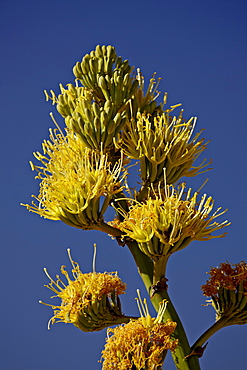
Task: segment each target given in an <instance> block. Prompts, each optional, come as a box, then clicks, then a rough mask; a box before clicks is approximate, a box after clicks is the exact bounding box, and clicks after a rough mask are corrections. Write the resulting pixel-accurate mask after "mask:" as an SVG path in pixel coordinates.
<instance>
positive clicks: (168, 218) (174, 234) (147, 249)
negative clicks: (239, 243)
mask: <svg viewBox="0 0 247 370" xmlns="http://www.w3.org/2000/svg"><path fill="white" fill-rule="evenodd" d="M184 189H185V185H184V184H182V186H181V188H180V189H179V190H175V188H174V187H173V186H166V192H165V194H163V195H162V194H161V193H159V195H155V194H154V196H153V198H151V197H148V199H147V200H146V201H143V202H142V203H140V202H135V203H134V204H133V205H132V206H131V207H130V211H129V212H128V213H127V212H124V211H123V210H118V211H119V212H120V213H121V214H122V216H123V217H124V220H123V222H120V221H116V222H115V224H114V222H113V223H112V224H114V226H116V227H118V228H119V229H120V230H121V231H123V232H124V233H125V234H126V236H128V237H130V238H131V239H133V240H136V241H137V242H138V245H139V247H140V249H141V250H142V252H144V253H145V254H147V255H148V256H150V257H151V258H152V257H155V256H156V257H160V256H165V255H166V256H169V255H170V254H172V253H174V252H175V251H178V250H181V249H183V248H184V247H186V246H187V245H188V244H189V243H190V242H191V241H192V240H209V239H212V238H220V237H223V236H225V234H221V235H214V236H213V235H212V232H214V231H217V230H219V229H221V228H223V227H225V226H227V225H229V224H230V223H229V222H228V221H224V222H222V223H217V222H215V221H214V219H215V218H216V217H218V216H220V215H222V214H223V213H225V212H226V211H223V212H221V213H219V211H220V209H221V208H218V209H217V210H216V211H215V212H214V213H213V214H212V215H210V212H211V211H212V209H213V205H214V201H213V199H212V197H207V196H206V194H204V195H203V196H202V197H201V200H199V202H198V201H197V197H198V193H197V192H195V193H194V195H193V196H191V189H188V192H187V194H185V192H184Z"/></svg>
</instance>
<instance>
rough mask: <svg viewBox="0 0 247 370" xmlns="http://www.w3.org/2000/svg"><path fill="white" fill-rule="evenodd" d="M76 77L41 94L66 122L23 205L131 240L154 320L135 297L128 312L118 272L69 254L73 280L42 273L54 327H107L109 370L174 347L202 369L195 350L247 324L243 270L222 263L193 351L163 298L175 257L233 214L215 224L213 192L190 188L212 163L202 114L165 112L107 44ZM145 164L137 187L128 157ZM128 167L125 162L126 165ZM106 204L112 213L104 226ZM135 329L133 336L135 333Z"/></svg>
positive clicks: (183, 362)
mask: <svg viewBox="0 0 247 370" xmlns="http://www.w3.org/2000/svg"><path fill="white" fill-rule="evenodd" d="M73 72H74V74H75V77H76V81H75V85H73V84H68V85H67V86H66V87H64V86H62V85H61V84H60V94H59V95H58V96H56V94H55V93H54V92H53V91H52V90H50V93H48V92H46V91H45V95H46V99H47V100H51V101H52V104H53V105H56V108H57V111H58V112H59V114H60V115H61V116H62V118H63V119H64V122H65V129H64V131H63V130H61V128H60V127H59V125H58V124H57V122H56V121H55V119H54V117H53V115H52V114H51V117H52V120H53V122H54V123H55V125H56V129H55V130H50V140H45V141H44V142H43V144H42V149H43V153H40V152H35V153H34V157H35V159H36V160H38V161H39V162H40V164H39V165H36V164H34V163H32V162H30V164H31V168H32V170H36V171H37V176H36V178H38V179H39V180H40V191H39V194H38V195H37V196H34V195H33V197H34V198H35V201H33V202H32V203H31V205H29V204H24V206H25V207H26V208H27V209H28V210H29V211H31V212H34V213H37V214H39V215H40V216H41V217H44V218H48V219H50V220H60V221H62V222H64V223H66V224H67V225H69V226H73V227H76V228H79V229H82V230H99V231H102V232H105V233H107V234H109V235H111V236H112V237H115V238H116V240H117V241H118V243H119V244H120V245H125V244H126V245H127V246H128V248H129V250H130V252H131V253H132V255H133V257H134V260H135V262H136V265H137V268H138V271H139V274H140V276H141V278H142V280H143V282H144V284H145V287H146V289H147V292H148V294H149V297H150V299H151V302H152V304H153V306H154V308H155V309H156V311H157V313H158V314H157V318H156V319H154V318H151V316H150V315H149V313H148V309H147V306H145V304H143V303H142V301H141V300H140V305H141V307H142V312H141V316H142V317H141V318H136V317H131V316H125V315H123V313H122V310H121V305H120V299H119V295H120V294H123V293H124V290H125V284H124V283H122V282H121V280H120V279H119V278H118V276H117V274H116V273H115V274H114V273H96V272H95V268H94V269H93V272H92V273H88V274H84V273H82V272H81V270H80V268H79V265H78V264H77V263H76V262H74V261H73V260H72V258H71V256H70V254H69V258H70V261H71V264H72V276H73V278H71V277H70V276H69V274H68V272H67V271H66V270H65V268H64V266H62V268H61V272H62V274H63V275H64V276H65V278H66V280H67V282H66V283H64V282H63V281H62V280H61V279H60V277H59V276H57V279H56V280H53V279H52V277H51V276H50V275H49V274H48V272H47V271H46V270H45V272H46V275H47V276H48V278H49V280H50V283H49V284H48V285H47V287H48V288H49V289H50V290H52V291H53V292H54V293H55V294H56V295H55V296H56V297H57V298H59V299H60V300H61V303H60V305H57V306H55V305H52V304H46V305H48V306H51V307H52V308H53V310H54V315H53V317H52V318H51V320H50V322H49V323H55V322H58V321H62V322H65V323H72V324H73V325H75V326H76V327H77V328H79V329H81V330H82V331H85V332H88V331H96V330H102V329H103V328H108V327H109V326H111V325H116V324H122V326H119V327H116V328H115V329H109V330H108V334H109V336H108V339H107V344H106V347H105V350H104V351H103V358H104V363H103V369H105V370H108V369H118V370H127V369H129V370H133V369H136V370H158V369H159V370H160V369H161V366H162V364H163V362H164V359H165V356H166V353H167V350H168V349H170V350H171V351H172V356H173V360H174V363H175V365H176V367H177V369H178V370H199V369H200V365H199V362H198V357H200V356H201V355H202V353H203V349H204V348H205V347H202V346H203V344H204V343H205V341H206V340H207V339H208V338H209V337H210V336H211V335H212V334H214V333H215V332H216V331H217V330H219V329H221V328H222V327H225V326H229V325H234V324H240V325H241V324H244V323H246V322H247V296H246V295H247V293H246V290H247V285H246V284H247V283H246V278H247V268H246V264H245V263H244V262H241V263H240V264H238V265H230V264H229V263H226V264H221V266H220V268H219V269H217V268H216V269H213V270H211V272H210V274H211V279H210V281H209V282H207V284H206V285H205V286H203V290H204V294H205V295H207V296H208V297H211V300H210V303H211V304H212V306H213V307H214V308H215V310H216V319H217V321H216V323H215V324H213V325H212V326H211V327H210V328H209V329H208V330H207V331H206V332H205V333H204V334H203V335H202V336H201V337H200V338H199V339H198V340H197V341H196V343H195V344H194V345H193V346H192V348H190V345H189V342H188V339H187V336H186V333H185V330H184V328H183V325H182V323H181V321H180V318H179V316H178V313H177V312H176V310H175V308H174V306H173V304H172V302H171V299H170V297H169V295H168V291H167V290H168V285H167V281H168V279H167V277H166V266H167V263H168V261H169V257H170V256H171V255H172V254H173V253H175V252H178V251H180V250H182V249H184V248H185V247H187V246H188V245H189V244H190V243H191V242H192V241H194V240H200V241H204V240H210V239H212V238H221V237H224V236H225V233H223V234H222V233H221V234H218V235H217V234H216V235H215V234H214V233H215V232H218V231H219V230H221V229H222V228H224V227H225V226H228V225H229V224H230V222H228V221H227V220H226V221H223V222H217V221H216V218H217V217H219V216H221V215H222V214H224V213H225V212H226V211H222V210H221V208H218V209H216V211H213V207H214V200H213V198H212V197H211V196H207V195H206V194H203V195H202V196H200V197H199V191H197V192H194V193H192V189H191V188H189V189H187V190H186V186H185V183H183V182H180V185H178V186H175V183H178V181H180V179H181V178H182V177H193V176H196V175H198V174H201V173H203V172H205V171H207V170H209V168H208V165H209V164H210V163H211V161H209V162H207V163H206V161H205V160H203V161H202V163H201V164H200V165H196V164H195V161H196V160H197V158H198V157H199V155H200V154H201V153H202V152H203V151H204V150H205V149H206V146H207V143H208V142H205V139H203V138H201V137H200V135H201V132H199V133H195V134H194V128H195V124H196V118H195V117H192V118H190V119H189V120H185V119H184V118H183V110H181V111H180V113H179V114H178V116H173V117H172V116H171V115H170V113H171V112H172V111H173V110H174V109H175V108H177V107H178V106H180V105H181V104H177V105H173V106H171V107H170V108H168V109H164V108H163V107H164V105H165V104H166V99H167V94H165V95H164V98H163V102H162V103H161V104H157V102H156V98H157V97H158V96H159V95H160V92H159V91H158V90H157V89H158V86H159V82H160V79H158V80H156V79H155V74H154V75H153V76H152V78H151V79H150V81H149V84H148V86H147V88H146V89H145V88H144V77H143V76H142V74H141V71H140V69H139V68H138V69H137V70H136V71H134V68H133V67H131V66H130V65H129V62H128V60H123V59H122V58H121V57H119V56H117V54H116V51H115V48H114V47H112V46H111V45H108V46H105V45H103V46H99V45H98V46H97V47H96V49H95V50H93V51H92V52H91V53H90V54H87V55H85V56H84V57H83V59H82V61H81V62H77V63H76V65H75V66H74V68H73ZM132 160H135V161H136V163H137V164H139V172H140V178H141V182H140V189H131V188H130V187H129V186H128V183H127V176H128V175H129V174H128V169H129V168H128V165H129V164H130V162H131V161H132ZM131 165H132V164H130V166H131ZM109 206H113V207H114V209H115V211H116V218H115V219H114V220H113V221H110V222H106V220H105V212H106V210H107V208H108V207H109ZM166 305H167V307H166V309H165V306H166ZM136 333H138V335H139V336H138V335H136Z"/></svg>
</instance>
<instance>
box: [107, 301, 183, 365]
mask: <svg viewBox="0 0 247 370" xmlns="http://www.w3.org/2000/svg"><path fill="white" fill-rule="evenodd" d="M164 309H165V303H164V302H163V303H162V305H161V309H160V310H159V312H158V315H157V318H152V317H151V316H150V315H149V313H148V312H146V314H145V316H143V317H140V318H139V319H138V320H136V321H130V322H129V323H127V324H124V325H120V326H118V327H116V328H114V329H108V330H107V332H108V337H107V339H106V345H105V349H104V350H103V351H102V357H103V358H104V362H103V367H102V369H103V370H113V369H116V370H132V369H136V370H144V369H149V370H155V369H159V368H160V366H161V365H162V363H163V361H164V358H165V356H166V353H167V350H171V351H174V350H175V349H176V347H177V344H178V340H172V339H171V334H172V333H173V331H174V330H175V328H176V323H175V322H173V321H170V320H167V321H166V323H162V322H161V321H162V318H163V313H164Z"/></svg>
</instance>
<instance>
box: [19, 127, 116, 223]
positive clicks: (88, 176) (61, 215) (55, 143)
mask: <svg viewBox="0 0 247 370" xmlns="http://www.w3.org/2000/svg"><path fill="white" fill-rule="evenodd" d="M42 146H43V152H44V155H43V154H41V153H39V152H36V153H34V156H35V158H36V159H37V160H39V161H40V162H41V164H42V166H35V165H34V164H33V163H32V162H31V167H32V169H33V170H36V171H37V172H38V175H37V176H36V178H38V179H40V180H41V183H40V192H39V195H38V197H36V196H34V195H33V197H34V198H35V199H36V200H37V202H38V203H37V204H36V203H35V202H32V205H28V204H23V205H24V206H25V207H26V208H27V209H28V210H29V211H32V212H34V213H37V214H39V215H40V216H42V217H44V218H48V219H50V220H62V221H64V222H65V223H66V224H68V225H71V226H75V227H78V228H83V229H90V228H92V224H95V223H96V224H97V223H99V222H101V221H102V219H103V214H104V212H105V210H106V208H107V206H108V204H109V202H110V199H111V197H112V196H113V195H114V194H116V193H118V192H120V191H121V190H122V187H121V180H122V179H120V175H121V171H122V165H121V161H120V162H118V163H116V164H115V165H114V166H112V164H111V163H110V162H108V160H107V159H108V158H107V155H103V154H102V153H96V152H94V151H92V150H90V149H88V148H86V147H85V145H84V143H83V142H82V141H81V140H80V138H79V137H78V136H77V135H76V134H74V133H71V132H70V131H68V132H67V135H66V136H64V135H63V133H62V131H61V132H60V133H58V132H57V131H56V130H54V131H52V130H50V141H46V140H45V141H44V143H43V145H42ZM101 197H104V202H103V204H101V203H100V201H101Z"/></svg>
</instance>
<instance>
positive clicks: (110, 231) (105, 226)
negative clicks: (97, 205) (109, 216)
mask: <svg viewBox="0 0 247 370" xmlns="http://www.w3.org/2000/svg"><path fill="white" fill-rule="evenodd" d="M93 229H94V230H99V231H103V232H104V233H107V234H110V235H112V236H114V237H119V236H121V235H123V232H122V231H121V230H119V229H117V228H116V227H112V226H111V225H108V224H106V223H105V222H101V223H100V224H97V225H93Z"/></svg>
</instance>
